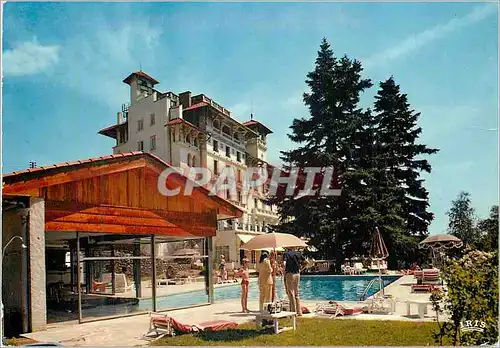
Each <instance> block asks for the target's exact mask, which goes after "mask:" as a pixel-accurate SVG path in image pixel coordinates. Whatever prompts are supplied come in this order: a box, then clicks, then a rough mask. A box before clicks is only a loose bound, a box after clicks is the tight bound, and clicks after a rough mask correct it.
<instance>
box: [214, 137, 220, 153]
mask: <svg viewBox="0 0 500 348" xmlns="http://www.w3.org/2000/svg"><path fill="white" fill-rule="evenodd" d="M214 151H215V152H219V142H218V141H217V140H214Z"/></svg>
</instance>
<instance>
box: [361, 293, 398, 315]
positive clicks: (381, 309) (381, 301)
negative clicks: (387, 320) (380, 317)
mask: <svg viewBox="0 0 500 348" xmlns="http://www.w3.org/2000/svg"><path fill="white" fill-rule="evenodd" d="M364 303H366V305H365V306H364V307H363V311H364V312H366V313H370V314H391V313H394V312H395V309H396V300H395V299H394V298H392V297H390V295H387V296H382V295H375V296H373V297H372V298H369V299H367V300H366V301H365V302H364Z"/></svg>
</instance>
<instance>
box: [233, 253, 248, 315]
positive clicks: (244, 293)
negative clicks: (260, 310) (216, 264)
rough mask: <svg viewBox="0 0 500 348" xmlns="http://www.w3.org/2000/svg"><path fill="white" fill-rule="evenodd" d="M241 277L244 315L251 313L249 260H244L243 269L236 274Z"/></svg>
mask: <svg viewBox="0 0 500 348" xmlns="http://www.w3.org/2000/svg"><path fill="white" fill-rule="evenodd" d="M236 274H237V275H238V276H239V277H241V308H242V311H243V313H249V312H250V311H249V310H248V307H247V306H248V285H249V284H250V272H249V270H248V259H247V258H244V259H243V260H242V267H241V268H240V269H239V270H238V272H237V273H236Z"/></svg>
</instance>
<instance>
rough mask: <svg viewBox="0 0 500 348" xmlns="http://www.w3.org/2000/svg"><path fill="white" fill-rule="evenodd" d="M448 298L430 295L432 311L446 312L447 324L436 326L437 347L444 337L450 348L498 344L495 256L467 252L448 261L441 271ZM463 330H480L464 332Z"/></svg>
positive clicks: (435, 294)
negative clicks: (449, 342)
mask: <svg viewBox="0 0 500 348" xmlns="http://www.w3.org/2000/svg"><path fill="white" fill-rule="evenodd" d="M443 279H444V281H445V283H446V284H447V288H448V292H447V294H442V293H440V292H434V293H433V294H431V301H432V302H433V307H434V310H436V312H437V313H438V318H439V314H440V313H443V312H447V313H448V314H449V315H450V320H449V321H447V322H444V323H439V320H438V326H439V331H438V332H437V333H436V335H435V339H436V343H441V344H442V339H443V337H448V338H450V339H451V342H452V344H453V345H457V344H459V345H479V344H482V343H486V342H489V343H495V342H497V340H498V263H497V255H496V254H493V253H485V252H482V251H477V250H475V251H469V252H467V253H466V254H465V255H464V256H463V257H461V258H459V259H455V260H447V261H446V262H445V264H444V267H443ZM464 326H468V327H470V326H474V327H479V328H483V329H484V331H482V332H478V331H466V330H463V328H464Z"/></svg>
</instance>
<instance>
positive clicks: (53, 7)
mask: <svg viewBox="0 0 500 348" xmlns="http://www.w3.org/2000/svg"><path fill="white" fill-rule="evenodd" d="M497 11H498V6H497V5H496V4H494V3H489V4H484V3H371V4H368V3H274V4H271V3H253V4H252V3H247V4H238V3H218V4H217V3H205V4H199V3H198V4H189V3H170V4H169V3H145V4H142V3H136V4H127V3H109V4H103V3H94V4H84V3H66V4H56V3H33V4H29V3H7V4H5V5H4V42H3V69H4V71H3V74H4V80H3V144H2V145H3V158H2V160H3V171H4V172H10V171H13V170H19V169H24V168H26V167H27V166H28V163H29V161H32V160H35V161H36V162H37V163H38V165H44V164H51V163H59V162H64V161H69V160H76V159H85V158H89V157H96V156H100V155H105V154H109V153H110V152H111V151H112V150H111V147H112V146H113V141H112V140H110V139H108V138H105V137H103V136H100V135H98V134H97V131H98V130H99V129H101V128H103V127H105V126H108V125H110V124H112V123H113V122H115V119H116V112H117V111H119V110H120V108H121V104H122V103H124V102H127V101H128V99H129V94H128V89H127V87H128V86H127V85H125V84H123V83H122V82H121V81H122V80H123V78H125V77H126V76H127V75H128V74H129V73H130V72H132V71H136V70H139V68H140V67H142V69H143V70H144V71H145V72H147V73H148V74H150V75H152V76H153V77H155V78H156V79H158V80H159V81H160V82H161V84H160V85H159V86H158V88H159V89H160V90H162V91H168V90H171V91H174V92H176V93H179V92H182V91H184V90H191V91H192V92H193V93H195V94H197V93H205V94H207V95H209V96H210V97H212V98H213V99H215V100H216V101H217V102H219V103H220V104H222V105H224V106H225V107H227V108H228V109H230V110H231V111H232V112H233V115H234V117H235V118H237V119H239V120H240V121H245V120H247V119H248V118H249V115H250V112H251V111H253V113H254V115H255V118H256V119H258V120H260V121H262V122H263V123H264V124H266V125H267V126H268V127H270V128H271V129H272V130H273V131H274V134H273V135H272V136H271V137H270V139H269V159H270V161H271V162H274V163H277V162H278V151H279V150H284V149H288V148H289V147H290V146H291V145H292V144H291V143H290V142H289V140H288V139H287V135H286V134H287V133H288V126H289V125H290V124H291V122H292V119H293V118H295V117H301V116H307V110H306V108H305V107H304V106H303V104H302V101H301V94H302V93H303V92H304V91H306V86H305V83H304V80H305V75H306V73H307V72H308V71H310V70H312V69H313V65H314V59H315V57H316V54H317V51H318V48H319V44H320V42H321V39H322V38H323V37H326V38H327V40H328V41H329V42H330V43H331V45H332V48H333V49H334V51H335V54H336V55H338V56H341V55H344V54H347V55H349V56H350V57H355V58H357V59H359V60H360V61H361V62H362V63H363V65H364V66H365V71H364V73H365V76H366V77H369V78H371V79H372V80H373V81H374V83H375V84H378V82H379V81H381V80H384V79H386V78H388V77H389V76H391V75H393V76H394V78H395V80H396V82H397V83H399V84H400V85H401V88H402V90H403V91H404V92H405V93H407V94H408V97H409V101H410V103H411V104H412V107H413V108H414V109H416V110H417V111H420V112H421V113H422V116H421V119H420V125H421V126H422V128H423V134H422V137H421V139H422V142H424V143H426V144H428V145H429V146H431V147H436V148H440V149H441V151H440V152H439V154H438V155H434V156H432V157H431V158H430V161H431V164H432V166H433V172H432V174H430V175H428V176H427V177H426V179H427V187H428V189H429V191H430V203H431V208H432V211H433V212H434V213H435V214H436V219H435V221H434V222H433V223H432V225H431V227H430V231H431V233H442V232H444V231H445V229H446V223H447V218H446V215H445V213H446V211H447V210H448V208H449V206H450V203H451V200H452V199H454V198H455V197H456V196H457V194H458V193H459V191H461V190H466V191H469V192H470V193H471V195H472V200H473V204H474V207H475V208H476V210H477V213H478V215H479V216H480V217H485V216H486V215H487V214H488V211H489V208H490V206H491V205H493V204H498V147H497V140H498V131H497V128H498V116H497V115H498V46H497V42H498V38H497V35H498V34H497V33H498V12H497ZM375 92H376V88H372V90H370V91H368V92H366V93H365V95H364V96H363V98H362V103H363V106H368V105H369V104H370V103H371V102H372V97H373V95H374V94H375Z"/></svg>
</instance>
